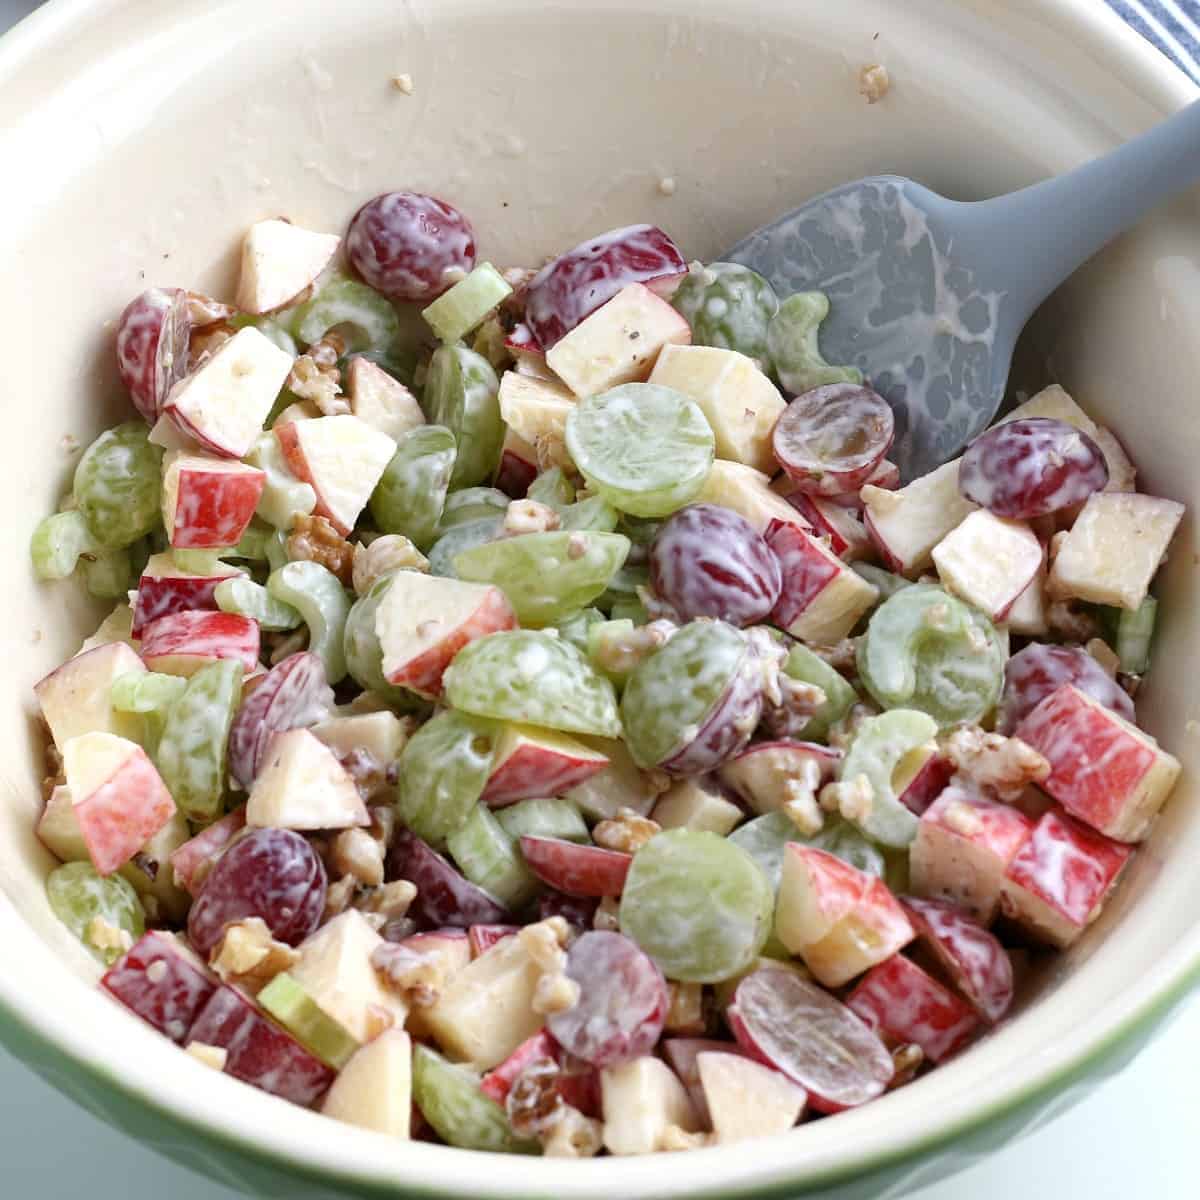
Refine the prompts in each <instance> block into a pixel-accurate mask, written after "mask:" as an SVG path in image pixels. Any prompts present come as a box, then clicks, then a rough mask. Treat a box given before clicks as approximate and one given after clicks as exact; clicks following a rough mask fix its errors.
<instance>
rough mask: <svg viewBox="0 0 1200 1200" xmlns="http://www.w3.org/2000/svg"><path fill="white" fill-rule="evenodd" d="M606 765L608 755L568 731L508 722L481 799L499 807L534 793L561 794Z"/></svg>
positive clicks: (542, 794) (531, 795) (525, 798)
mask: <svg viewBox="0 0 1200 1200" xmlns="http://www.w3.org/2000/svg"><path fill="white" fill-rule="evenodd" d="M607 766H608V759H607V757H605V755H603V754H601V753H600V752H599V751H598V750H593V749H592V748H591V747H590V746H585V745H584V744H583V743H582V742H580V741H577V740H576V739H575V738H572V737H568V736H567V735H566V734H563V733H556V732H554V731H553V730H549V729H538V728H535V727H534V726H532V725H507V726H505V728H504V730H503V732H502V733H501V735H500V738H499V740H498V741H497V743H496V752H495V755H494V757H493V759H492V771H491V774H490V775H489V776H488V781H487V786H486V787H485V788H484V789H483V795H482V796H480V799H481V800H482V801H483V802H484V803H485V804H490V805H491V806H492V807H493V808H500V807H502V806H503V805H505V804H513V803H515V802H516V801H518V800H528V799H530V798H531V797H534V796H561V795H563V793H564V792H567V791H570V789H571V788H573V787H575V786H576V785H577V784H580V783H582V782H583V781H584V780H585V779H590V778H591V777H592V776H593V775H595V774H596V773H597V772H599V771H603V770H604V768H605V767H607Z"/></svg>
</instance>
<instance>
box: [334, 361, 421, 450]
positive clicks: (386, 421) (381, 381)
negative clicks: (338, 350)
mask: <svg viewBox="0 0 1200 1200" xmlns="http://www.w3.org/2000/svg"><path fill="white" fill-rule="evenodd" d="M346 398H347V400H348V401H349V403H350V411H351V412H352V413H353V414H354V415H355V416H356V417H357V418H358V419H359V420H360V421H362V422H363V423H364V424H366V425H369V426H370V427H371V428H372V429H375V430H378V431H379V432H380V433H383V434H386V435H387V436H388V437H390V438H391V439H392V440H393V441H398V440H399V439H400V438H401V437H403V435H404V434H406V433H408V432H409V431H410V430H412V429H416V428H417V426H418V425H424V424H425V414H424V413H423V412H421V406H420V405H419V404H418V403H417V399H416V397H415V396H414V395H413V394H412V392H410V391H409V390H408V388H406V387H405V386H404V384H402V383H401V382H400V381H399V380H398V379H393V378H392V377H391V376H390V375H389V374H388V373H387V372H386V371H385V370H384V369H383V368H382V367H381V366H379V365H378V364H376V363H373V362H372V361H371V360H370V359H369V358H366V357H364V356H363V355H361V354H356V355H355V356H354V357H353V358H352V359H351V360H350V362H349V363H348V364H347V366H346Z"/></svg>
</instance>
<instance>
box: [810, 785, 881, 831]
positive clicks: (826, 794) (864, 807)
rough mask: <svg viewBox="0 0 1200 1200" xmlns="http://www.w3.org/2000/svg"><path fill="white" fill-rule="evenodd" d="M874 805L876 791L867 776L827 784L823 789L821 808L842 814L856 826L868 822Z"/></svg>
mask: <svg viewBox="0 0 1200 1200" xmlns="http://www.w3.org/2000/svg"><path fill="white" fill-rule="evenodd" d="M874 803H875V789H874V788H873V787H872V786H871V781H870V780H869V779H868V778H867V777H866V776H865V775H855V777H854V778H853V779H842V780H839V781H838V782H836V783H827V784H826V785H825V786H824V787H823V788H822V789H821V797H820V804H821V807H822V808H823V809H824V810H825V811H826V812H829V813H840V814H841V815H842V816H843V817H845V818H846V820H847V821H853V822H854V823H855V824H856V825H857V824H861V823H862V822H863V821H865V820H867V818H868V817H869V816H870V815H871V807H872V805H873V804H874Z"/></svg>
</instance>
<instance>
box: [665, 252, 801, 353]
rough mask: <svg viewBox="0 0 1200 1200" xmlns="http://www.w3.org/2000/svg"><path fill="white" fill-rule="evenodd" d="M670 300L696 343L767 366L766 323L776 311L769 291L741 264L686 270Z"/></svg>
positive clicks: (764, 281)
mask: <svg viewBox="0 0 1200 1200" xmlns="http://www.w3.org/2000/svg"><path fill="white" fill-rule="evenodd" d="M671 303H672V304H673V305H674V306H675V308H676V309H678V311H679V312H681V313H682V314H683V315H684V317H686V318H687V323H688V324H689V325H690V326H691V327H692V342H693V344H695V345H697V346H716V347H717V348H718V349H720V350H737V351H738V352H739V353H741V354H745V355H748V356H749V357H750V358H755V359H758V361H759V362H760V363H762V364H763V365H764V368H765V366H766V364H767V326H768V324H769V323H770V321H771V318H772V317H773V316H774V315H775V313H776V312H777V311H778V309H779V297H778V296H776V295H775V289H774V288H773V287H771V285H770V284H769V283H768V282H767V281H766V280H765V279H764V278H763V277H762V276H761V275H760V274H759V273H758V272H757V271H752V270H751V269H750V268H749V267H743V266H742V265H741V263H723V262H715V263H709V264H708V266H706V267H701V268H700V269H699V270H698V271H689V272H688V273H687V274H686V275H685V276H684V277H683V281H682V282H681V283H680V285H679V287H677V288H676V289H675V295H673V296H672V297H671Z"/></svg>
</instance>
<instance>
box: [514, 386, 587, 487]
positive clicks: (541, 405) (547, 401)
mask: <svg viewBox="0 0 1200 1200" xmlns="http://www.w3.org/2000/svg"><path fill="white" fill-rule="evenodd" d="M575 403H576V401H575V397H574V395H572V393H571V392H570V390H569V389H568V388H565V387H563V385H562V384H561V383H559V382H558V381H557V380H554V379H540V378H535V377H533V376H530V375H525V374H522V373H521V372H520V371H505V372H504V374H503V375H502V376H501V377H500V415H501V416H502V417H503V418H504V424H505V426H506V427H507V429H508V432H509V433H510V434H512V435H513V436H514V437H515V438H517V439H518V441H516V442H513V443H512V444H511V445H510V444H509V443H508V442H507V441H506V442H505V446H506V447H507V448H508V449H509V450H510V452H512V453H514V454H517V455H518V456H521V457H524V456H525V455H526V454H527V453H528V451H526V450H525V449H523V448H522V443H523V444H524V446H526V447H529V448H530V449H532V451H533V457H532V459H525V460H524V461H525V462H526V463H527V464H528V463H529V462H532V465H533V466H534V468H535V473H536V467H537V459H538V454H537V452H538V449H539V447H540V448H542V450H543V451H544V453H545V454H546V456H547V457H548V458H551V459H557V458H559V457H562V456H563V455H565V452H566V451H565V445H566V428H567V415H568V414H569V413H570V411H571V410H572V409H573V408H574V407H575ZM510 494H511V493H510Z"/></svg>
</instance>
